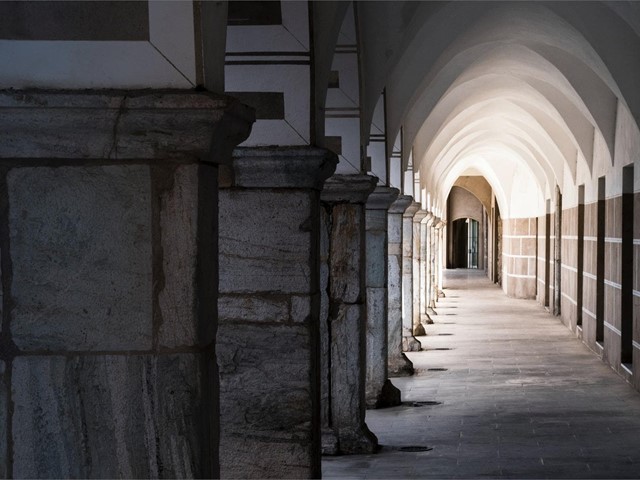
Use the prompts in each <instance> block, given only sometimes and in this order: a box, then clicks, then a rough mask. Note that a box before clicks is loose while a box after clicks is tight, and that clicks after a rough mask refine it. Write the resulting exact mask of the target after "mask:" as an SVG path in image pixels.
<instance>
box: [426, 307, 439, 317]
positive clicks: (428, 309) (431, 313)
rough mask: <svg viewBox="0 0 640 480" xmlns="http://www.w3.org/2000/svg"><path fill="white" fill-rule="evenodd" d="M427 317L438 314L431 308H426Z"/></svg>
mask: <svg viewBox="0 0 640 480" xmlns="http://www.w3.org/2000/svg"><path fill="white" fill-rule="evenodd" d="M434 306H435V305H434ZM427 315H438V312H436V311H435V309H434V308H433V307H427Z"/></svg>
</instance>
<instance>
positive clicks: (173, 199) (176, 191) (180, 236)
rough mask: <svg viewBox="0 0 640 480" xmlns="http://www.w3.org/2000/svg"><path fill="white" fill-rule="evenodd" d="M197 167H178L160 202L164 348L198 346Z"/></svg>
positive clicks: (160, 295)
mask: <svg viewBox="0 0 640 480" xmlns="http://www.w3.org/2000/svg"><path fill="white" fill-rule="evenodd" d="M199 168H200V167H199V166H198V165H181V166H178V167H176V169H175V172H174V174H173V177H172V178H171V179H170V182H171V186H170V187H169V188H168V189H167V190H166V191H164V192H163V193H162V195H161V199H160V202H161V204H160V236H161V237H160V238H161V240H160V241H161V245H162V279H163V281H164V282H163V288H162V290H160V292H159V293H158V306H159V316H160V322H159V323H160V325H159V330H158V341H159V344H160V345H161V346H164V347H177V346H185V345H195V344H197V343H198V342H197V338H196V337H197V323H196V321H197V313H196V309H197V304H196V294H197V292H196V290H197V285H196V263H197V235H198V224H197V222H198V169H199Z"/></svg>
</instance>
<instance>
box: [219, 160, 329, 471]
mask: <svg viewBox="0 0 640 480" xmlns="http://www.w3.org/2000/svg"><path fill="white" fill-rule="evenodd" d="M336 163H337V159H336V156H335V155H334V154H333V153H330V152H328V151H327V150H323V149H318V148H311V147H277V148H274V147H266V148H238V149H236V150H235V151H234V158H233V175H232V176H231V179H230V180H231V181H230V182H229V188H225V189H221V190H220V247H219V248H220V289H219V290H220V298H219V301H218V306H219V316H220V327H219V332H218V364H219V366H220V423H221V438H220V473H221V477H223V478H251V477H278V478H284V477H295V478H306V477H313V478H315V477H317V476H319V475H320V415H319V413H320V374H319V373H320V358H319V351H318V345H319V341H320V329H319V315H320V270H319V261H320V255H319V248H318V242H319V238H320V215H319V213H320V212H319V209H320V189H321V187H322V185H323V182H324V180H325V179H326V178H327V177H328V176H329V175H331V173H332V172H333V170H334V169H335V165H336Z"/></svg>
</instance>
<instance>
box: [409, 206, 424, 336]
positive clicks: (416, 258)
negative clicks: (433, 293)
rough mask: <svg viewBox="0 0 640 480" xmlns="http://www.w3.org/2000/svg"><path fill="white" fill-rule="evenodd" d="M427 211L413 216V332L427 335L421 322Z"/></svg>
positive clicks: (418, 334) (416, 334)
mask: <svg viewBox="0 0 640 480" xmlns="http://www.w3.org/2000/svg"><path fill="white" fill-rule="evenodd" d="M426 215H427V212H425V211H423V210H421V211H418V212H416V214H415V215H414V216H413V235H412V239H413V247H412V252H413V270H412V272H413V274H412V275H413V289H412V290H413V291H412V293H413V326H412V333H413V335H415V336H420V335H425V334H426V332H425V330H424V326H423V325H422V323H421V321H420V320H421V317H420V316H421V314H422V305H423V304H424V291H423V289H424V265H423V261H422V253H423V251H422V246H423V245H422V241H423V240H422V235H421V232H422V227H421V223H420V222H421V221H422V219H423V218H425V216H426Z"/></svg>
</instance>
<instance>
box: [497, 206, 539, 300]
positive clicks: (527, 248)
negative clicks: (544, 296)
mask: <svg viewBox="0 0 640 480" xmlns="http://www.w3.org/2000/svg"><path fill="white" fill-rule="evenodd" d="M502 257H503V261H502V271H503V281H502V288H503V290H504V291H505V293H506V294H507V295H509V296H510V297H515V298H529V299H533V298H536V219H535V218H513V219H507V218H505V219H503V221H502Z"/></svg>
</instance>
